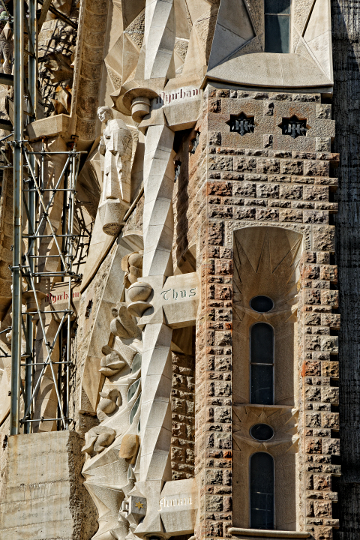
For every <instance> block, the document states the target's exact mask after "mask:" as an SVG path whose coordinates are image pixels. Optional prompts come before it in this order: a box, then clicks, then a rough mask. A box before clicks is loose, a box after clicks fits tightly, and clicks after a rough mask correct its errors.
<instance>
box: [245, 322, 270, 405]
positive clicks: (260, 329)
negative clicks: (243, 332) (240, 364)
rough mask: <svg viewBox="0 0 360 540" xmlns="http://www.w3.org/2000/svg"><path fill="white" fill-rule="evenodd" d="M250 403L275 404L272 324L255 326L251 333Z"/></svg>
mask: <svg viewBox="0 0 360 540" xmlns="http://www.w3.org/2000/svg"><path fill="white" fill-rule="evenodd" d="M250 363H251V366H250V371H251V375H250V378H251V388H250V397H251V399H250V401H251V403H254V404H258V405H273V403H274V329H273V327H272V326H270V324H266V323H257V324H254V325H253V326H252V328H251V331H250Z"/></svg>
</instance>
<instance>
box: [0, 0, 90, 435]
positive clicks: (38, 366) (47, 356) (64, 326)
mask: <svg viewBox="0 0 360 540" xmlns="http://www.w3.org/2000/svg"><path fill="white" fill-rule="evenodd" d="M38 3H39V0H27V2H26V3H25V0H14V4H13V7H14V67H13V70H14V75H9V76H7V77H8V79H9V80H8V79H6V81H7V82H6V81H5V83H6V84H13V85H14V123H13V133H12V134H10V135H8V136H7V137H4V138H3V139H1V140H0V168H1V169H4V170H5V169H11V168H12V169H13V191H14V208H13V227H14V232H13V247H12V249H13V264H12V332H11V402H10V435H17V434H18V433H19V432H20V428H21V429H22V430H23V432H24V433H30V432H31V431H33V430H34V429H37V424H38V425H41V423H42V422H54V423H55V424H56V428H55V429H69V425H70V423H71V419H70V418H69V414H70V411H69V396H70V375H71V368H72V359H71V336H72V333H71V332H72V325H73V321H74V318H75V313H74V309H73V298H72V295H73V289H74V287H75V286H76V285H77V284H78V283H79V281H80V279H81V276H80V275H79V274H78V273H77V272H76V271H74V270H73V264H74V260H75V259H76V257H77V256H78V260H77V261H76V264H77V269H79V266H80V264H81V262H82V259H83V257H84V255H83V248H84V247H85V244H84V243H82V242H81V240H82V239H83V238H86V237H87V235H89V233H88V231H86V234H84V231H83V229H84V224H83V223H82V221H83V217H82V215H81V210H79V209H78V208H77V201H76V182H77V177H78V173H79V167H80V161H81V157H82V154H86V153H87V152H81V151H77V150H76V146H75V145H74V144H73V143H69V145H68V148H69V150H67V151H62V152H56V151H55V152H51V151H48V150H47V148H46V140H45V139H44V140H43V144H42V149H41V150H35V149H34V148H31V144H30V143H29V142H28V141H27V140H26V139H27V136H26V131H25V127H26V125H25V124H28V123H29V122H34V121H36V119H37V104H38V89H37V85H38V28H39V27H41V23H42V22H43V20H42V19H44V17H45V16H46V12H47V10H48V9H50V10H51V11H54V8H53V6H51V0H45V1H44V3H42V2H40V4H41V5H43V10H42V12H41V16H40V21H39V22H38V21H37V7H38ZM25 9H27V10H28V11H27V13H26V14H25ZM70 22H71V24H72V25H74V23H73V22H72V21H70ZM70 22H69V24H70ZM25 36H27V47H28V50H27V51H26V50H25ZM25 55H27V58H28V69H27V77H26V78H25V68H24V58H25ZM0 79H1V77H0ZM0 83H1V81H0ZM25 117H26V122H25ZM0 124H1V122H0ZM9 124H10V122H9ZM0 127H1V125H0ZM6 129H8V130H9V131H10V129H11V127H10V129H9V128H6ZM7 144H10V145H11V146H12V149H13V165H12V164H11V162H10V161H9V159H8V158H7V156H6V151H5V150H6V145H7ZM61 160H63V165H62V169H61V171H60V174H58V172H56V173H55V172H54V171H55V167H54V165H53V164H54V163H57V164H58V163H59V162H60V161H61ZM51 164H52V165H51ZM52 167H53V168H52ZM49 171H50V172H49ZM51 171H52V172H51ZM60 207H61V208H62V212H61V217H60V227H59V215H58V208H60ZM54 210H55V211H54ZM52 214H54V215H55V216H56V217H54V219H52V217H51V216H52ZM75 222H76V224H77V225H76V226H77V227H78V228H79V227H80V230H78V231H77V232H76V230H75V229H76V226H75ZM74 227H75V229H74ZM90 235H91V233H90ZM59 285H60V286H61V291H62V292H61V294H62V295H63V300H64V301H63V302H62V304H61V305H59V304H56V303H55V302H56V301H57V300H58V298H56V296H54V295H53V294H52V292H53V291H55V292H56V291H57V290H59ZM24 304H25V305H26V310H25V312H24ZM49 322H51V324H52V325H53V326H52V328H54V329H55V331H54V332H53V330H52V334H51V337H50V336H49V335H47V329H48V326H49ZM54 322H55V323H56V324H55V327H54V324H53V323H54ZM8 330H9V329H6V330H3V332H4V331H8ZM22 339H23V340H24V341H25V347H23V350H22ZM1 352H3V351H1V350H0V353H1ZM6 354H7V353H6ZM49 380H52V384H53V386H52V387H51V390H50V393H52V394H53V397H54V399H55V401H56V405H57V406H56V410H52V409H51V406H50V407H49V408H46V404H45V405H44V404H43V401H42V400H43V390H44V389H45V390H46V392H48V391H49ZM48 402H52V400H51V399H50V400H48Z"/></svg>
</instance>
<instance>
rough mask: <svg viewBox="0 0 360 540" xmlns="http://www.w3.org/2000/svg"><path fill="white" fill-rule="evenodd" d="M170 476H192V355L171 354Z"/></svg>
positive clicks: (193, 391) (193, 367) (193, 417)
mask: <svg viewBox="0 0 360 540" xmlns="http://www.w3.org/2000/svg"><path fill="white" fill-rule="evenodd" d="M172 371H173V380H172V389H171V411H172V438H171V469H172V479H173V480H182V479H184V478H193V476H194V435H195V433H194V432H195V403H194V400H195V380H194V379H195V377H194V376H195V358H194V356H192V355H185V354H177V353H173V355H172Z"/></svg>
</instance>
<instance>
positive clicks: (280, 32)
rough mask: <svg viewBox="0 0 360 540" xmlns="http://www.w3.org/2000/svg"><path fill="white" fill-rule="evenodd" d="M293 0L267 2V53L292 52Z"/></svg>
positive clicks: (269, 0) (266, 0) (270, 0)
mask: <svg viewBox="0 0 360 540" xmlns="http://www.w3.org/2000/svg"><path fill="white" fill-rule="evenodd" d="M290 4H291V0H265V52H271V53H288V52H289V51H290Z"/></svg>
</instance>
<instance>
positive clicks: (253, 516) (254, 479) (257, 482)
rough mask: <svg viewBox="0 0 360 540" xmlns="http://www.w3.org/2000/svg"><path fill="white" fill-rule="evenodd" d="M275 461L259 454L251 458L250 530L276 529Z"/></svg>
mask: <svg viewBox="0 0 360 540" xmlns="http://www.w3.org/2000/svg"><path fill="white" fill-rule="evenodd" d="M274 488H275V474H274V459H273V457H272V456H271V455H270V454H267V453H265V452H257V453H256V454H253V455H252V456H251V458H250V528H251V529H274V527H275V511H274Z"/></svg>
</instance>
